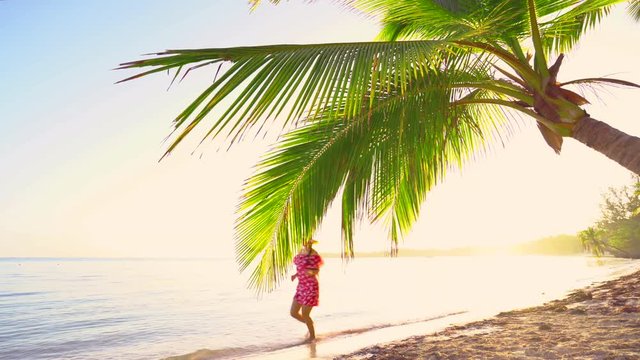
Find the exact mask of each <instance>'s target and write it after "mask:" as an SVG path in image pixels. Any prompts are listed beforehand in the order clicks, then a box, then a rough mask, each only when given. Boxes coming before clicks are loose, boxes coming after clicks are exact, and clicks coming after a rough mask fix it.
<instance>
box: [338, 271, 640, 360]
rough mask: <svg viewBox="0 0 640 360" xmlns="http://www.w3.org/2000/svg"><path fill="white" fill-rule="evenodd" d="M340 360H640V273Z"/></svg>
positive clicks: (376, 347) (373, 347)
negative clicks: (540, 303)
mask: <svg viewBox="0 0 640 360" xmlns="http://www.w3.org/2000/svg"><path fill="white" fill-rule="evenodd" d="M335 359H340V360H347V359H349V360H356V359H358V360H360V359H425V360H426V359H434V360H435V359H620V360H622V359H640V271H638V272H635V273H633V274H630V275H625V276H622V277H620V278H618V279H615V280H611V281H607V282H604V283H596V284H594V285H592V286H590V287H588V288H585V289H582V290H578V291H575V292H573V293H571V294H570V295H569V296H567V297H566V298H564V299H562V300H555V301H551V302H549V303H547V304H544V305H542V306H538V307H533V308H528V309H524V310H514V311H509V312H505V313H501V314H499V315H497V316H496V317H494V318H491V319H488V320H482V321H477V322H473V323H469V324H465V325H459V326H452V327H449V328H446V329H445V330H442V331H439V332H436V333H434V334H430V335H422V336H413V337H410V338H407V339H404V340H400V341H396V342H391V343H388V344H380V345H376V346H372V347H367V348H364V349H361V350H359V351H357V352H354V353H351V354H348V355H342V356H338V357H336V358H335Z"/></svg>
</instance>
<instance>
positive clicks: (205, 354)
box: [164, 311, 466, 360]
mask: <svg viewBox="0 0 640 360" xmlns="http://www.w3.org/2000/svg"><path fill="white" fill-rule="evenodd" d="M464 313H466V311H457V312H453V313H448V314H443V315H440V316H432V317H429V318H423V319H417V320H406V321H398V322H393V323H386V324H376V325H372V326H367V327H359V328H353V329H345V330H339V331H332V332H328V333H324V334H318V336H317V337H316V340H315V342H316V343H320V342H324V341H330V340H333V339H335V338H338V337H342V336H352V335H358V334H363V333H367V332H370V331H374V330H380V329H385V328H390V327H395V326H404V325H410V324H418V323H426V322H429V321H433V320H440V319H444V318H447V317H451V316H455V315H460V314H464ZM305 344H308V341H306V340H303V341H293V342H284V343H274V344H265V345H262V346H256V345H250V346H245V347H229V348H221V349H200V350H198V351H194V352H192V353H188V354H184V355H177V356H170V357H167V358H165V359H164V360H204V359H228V358H230V357H240V356H248V355H257V354H261V353H269V352H275V351H280V350H286V349H289V348H293V347H296V346H301V345H305Z"/></svg>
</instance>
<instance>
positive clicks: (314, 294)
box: [293, 254, 323, 306]
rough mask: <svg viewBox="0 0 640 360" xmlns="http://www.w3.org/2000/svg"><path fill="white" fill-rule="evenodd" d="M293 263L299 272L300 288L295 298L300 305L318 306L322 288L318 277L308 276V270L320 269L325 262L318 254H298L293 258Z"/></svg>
mask: <svg viewBox="0 0 640 360" xmlns="http://www.w3.org/2000/svg"><path fill="white" fill-rule="evenodd" d="M293 263H294V264H295V265H296V270H297V271H298V287H297V289H296V295H295V296H294V297H293V298H294V299H295V300H296V301H297V302H298V304H300V305H306V306H318V298H319V296H320V287H319V285H318V278H317V276H316V275H308V274H307V270H309V269H316V270H317V269H319V268H320V266H322V264H323V261H322V258H321V257H320V255H318V254H311V255H307V254H298V255H296V257H294V258H293Z"/></svg>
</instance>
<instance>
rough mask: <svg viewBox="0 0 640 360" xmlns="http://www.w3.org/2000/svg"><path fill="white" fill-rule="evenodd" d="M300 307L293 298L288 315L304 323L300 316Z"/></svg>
mask: <svg viewBox="0 0 640 360" xmlns="http://www.w3.org/2000/svg"><path fill="white" fill-rule="evenodd" d="M301 306H302V305H300V304H298V302H297V301H296V299H295V298H293V301H292V302H291V310H290V311H289V314H291V317H292V318H294V319H296V320H298V321H300V322H302V323H304V322H305V321H304V318H303V317H302V315H301V314H300V307H301Z"/></svg>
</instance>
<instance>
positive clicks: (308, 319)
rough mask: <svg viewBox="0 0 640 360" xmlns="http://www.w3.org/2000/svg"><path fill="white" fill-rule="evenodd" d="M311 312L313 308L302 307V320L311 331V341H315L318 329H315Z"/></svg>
mask: <svg viewBox="0 0 640 360" xmlns="http://www.w3.org/2000/svg"><path fill="white" fill-rule="evenodd" d="M311 310H313V306H307V305H302V319H303V322H304V323H305V324H307V329H309V340H315V338H316V329H315V328H314V327H313V320H311V316H309V315H310V314H311Z"/></svg>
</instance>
